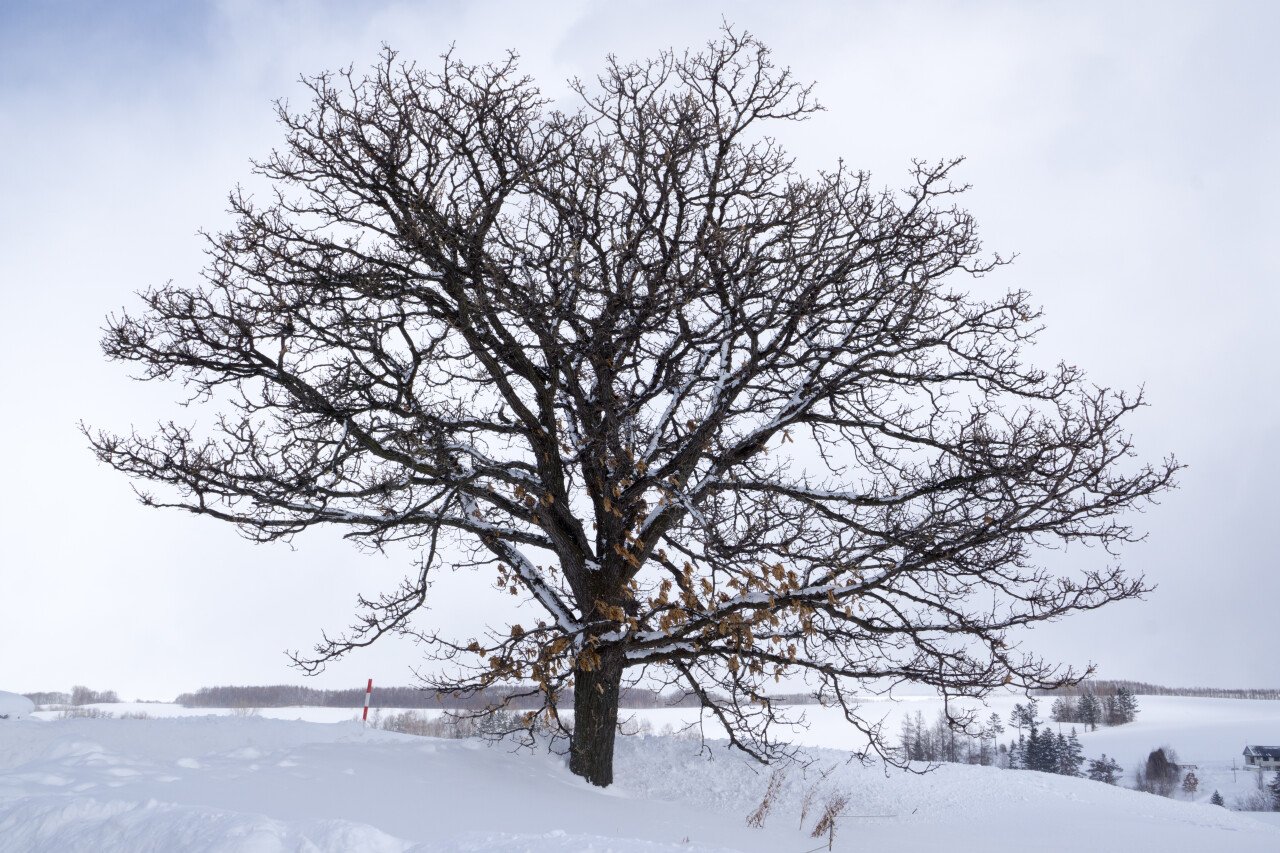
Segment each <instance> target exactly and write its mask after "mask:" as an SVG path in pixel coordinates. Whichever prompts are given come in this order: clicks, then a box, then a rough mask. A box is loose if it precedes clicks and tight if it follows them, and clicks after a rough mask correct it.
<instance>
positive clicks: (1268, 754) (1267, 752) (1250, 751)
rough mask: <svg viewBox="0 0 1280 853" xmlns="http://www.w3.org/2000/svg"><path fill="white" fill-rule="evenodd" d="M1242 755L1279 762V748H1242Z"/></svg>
mask: <svg viewBox="0 0 1280 853" xmlns="http://www.w3.org/2000/svg"><path fill="white" fill-rule="evenodd" d="M1244 754H1245V755H1251V756H1253V757H1255V758H1265V759H1267V760H1269V761H1280V746H1253V745H1249V746H1246V747H1245V748H1244Z"/></svg>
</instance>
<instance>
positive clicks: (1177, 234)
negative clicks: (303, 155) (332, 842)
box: [0, 0, 1280, 698]
mask: <svg viewBox="0 0 1280 853" xmlns="http://www.w3.org/2000/svg"><path fill="white" fill-rule="evenodd" d="M722 18H724V19H727V20H730V21H733V22H734V23H736V24H737V25H739V26H742V27H745V28H747V29H749V30H751V31H752V32H754V33H756V34H757V35H759V36H761V37H762V38H763V39H764V40H765V41H767V42H768V43H769V44H770V45H771V46H772V47H773V48H774V51H775V53H776V57H777V58H778V60H779V61H780V62H782V63H784V64H789V65H791V66H792V67H793V69H794V70H795V72H796V73H797V75H798V76H800V77H802V78H808V79H812V80H815V81H817V83H818V89H817V94H818V96H819V98H820V100H822V101H823V103H824V104H825V105H826V106H827V112H825V113H823V114H822V115H821V116H819V117H818V118H817V119H815V120H813V121H810V122H808V123H806V124H803V125H800V126H797V127H794V128H789V129H787V131H786V133H787V135H786V136H785V138H784V141H785V142H786V144H787V145H788V146H789V147H790V148H791V150H792V151H793V152H794V153H795V154H796V155H797V156H798V158H799V161H800V164H801V166H802V167H804V168H814V169H816V168H819V167H823V166H829V165H831V164H832V163H833V162H834V161H835V159H836V158H837V157H844V159H845V160H846V162H847V163H849V164H850V165H851V166H854V167H858V168H869V169H871V170H872V171H873V172H874V174H875V178H876V180H877V181H878V182H881V183H884V184H888V185H893V186H898V185H901V184H902V183H903V181H904V180H905V177H906V171H905V170H906V167H907V164H908V163H909V160H910V158H912V157H922V158H937V157H943V156H949V155H957V154H962V155H966V156H967V157H968V158H969V159H968V162H967V163H966V165H965V167H964V172H963V175H964V177H965V178H966V179H967V180H969V181H970V182H972V184H973V185H974V189H973V191H972V193H971V194H970V196H969V198H968V200H967V203H968V205H969V206H970V207H971V208H972V209H973V211H974V212H975V214H976V215H977V217H978V220H979V222H980V223H981V225H982V228H983V234H984V237H985V240H986V243H987V245H988V247H989V248H992V249H996V250H999V251H1001V252H1010V251H1016V252H1018V253H1019V259H1018V261H1017V263H1016V264H1014V265H1013V266H1012V267H1010V268H1006V269H1004V270H1002V271H1001V272H1000V273H999V274H998V275H996V276H994V277H992V278H991V279H989V280H987V281H985V282H983V284H982V286H990V287H999V288H1002V289H1004V288H1013V287H1024V288H1027V289H1028V290H1030V291H1031V292H1032V293H1033V294H1034V295H1035V297H1036V298H1037V300H1038V301H1039V302H1041V303H1042V304H1043V305H1044V307H1045V309H1046V314H1047V317H1046V322H1047V325H1048V328H1047V331H1046V332H1045V334H1044V336H1043V338H1042V341H1041V344H1040V347H1039V349H1038V352H1039V357H1040V358H1041V359H1042V360H1043V361H1045V362H1046V363H1047V362H1052V361H1054V360H1057V359H1059V358H1064V359H1066V360H1069V361H1072V362H1075V363H1078V364H1080V365H1081V366H1083V367H1084V368H1086V369H1087V371H1088V372H1089V373H1090V375H1091V377H1092V378H1093V379H1094V380H1095V381H1097V382H1099V383H1101V384H1108V385H1117V386H1122V387H1129V388H1134V387H1137V386H1139V385H1145V388H1146V391H1147V394H1148V397H1149V400H1150V402H1151V406H1150V408H1149V409H1147V410H1145V411H1144V412H1142V413H1141V414H1140V415H1139V416H1138V417H1136V418H1134V420H1133V424H1132V428H1133V430H1134V433H1135V440H1136V442H1137V444H1138V447H1139V449H1140V450H1141V451H1142V452H1143V453H1144V454H1145V455H1146V456H1148V457H1151V458H1159V457H1160V456H1162V455H1164V454H1165V453H1167V452H1170V451H1172V452H1175V453H1177V455H1178V456H1179V457H1180V458H1181V459H1182V461H1184V462H1186V463H1187V464H1188V466H1189V467H1188V469H1187V470H1186V471H1185V472H1184V473H1183V475H1182V476H1181V478H1180V480H1181V489H1180V490H1179V491H1178V492H1176V493H1174V494H1171V495H1170V496H1168V497H1167V499H1165V500H1164V502H1163V504H1162V505H1161V506H1159V507H1155V508H1153V509H1152V510H1151V511H1150V512H1149V513H1148V514H1147V516H1146V517H1145V518H1142V519H1140V520H1139V524H1140V525H1141V526H1145V527H1146V528H1147V529H1148V530H1149V531H1150V538H1149V540H1148V541H1147V542H1146V543H1145V544H1143V545H1140V546H1135V547H1133V548H1130V549H1128V551H1127V552H1125V554H1124V560H1123V561H1124V563H1125V564H1126V565H1128V566H1130V567H1132V568H1133V569H1135V570H1140V571H1145V573H1146V574H1147V576H1148V579H1149V580H1150V581H1152V582H1154V583H1155V584H1157V585H1158V587H1159V588H1158V589H1157V591H1156V592H1155V593H1153V594H1152V595H1151V596H1150V597H1149V600H1148V601H1146V602H1144V603H1126V604H1123V605H1118V606H1115V607H1113V608H1110V609H1108V610H1103V611H1100V612H1098V613H1093V614H1087V615H1083V616H1080V617H1077V618H1075V619H1072V620H1068V621H1066V622H1063V623H1061V624H1060V625H1056V626H1052V627H1049V628H1042V629H1039V630H1037V631H1035V632H1032V633H1030V634H1028V635H1027V636H1026V638H1025V641H1026V644H1027V646H1028V647H1030V648H1034V649H1037V650H1040V651H1042V652H1044V653H1046V654H1047V655H1049V656H1051V657H1055V658H1059V659H1062V660H1067V661H1071V662H1075V663H1086V662H1089V661H1093V662H1096V663H1099V664H1100V665H1101V667H1102V670H1101V674H1102V675H1103V676H1110V677H1127V678H1137V679H1142V680H1149V681H1157V682H1166V683H1172V684H1183V685H1191V684H1208V685H1217V686H1280V660H1278V659H1277V658H1276V656H1275V654H1274V645H1275V644H1274V641H1273V640H1272V639H1271V637H1272V634H1273V633H1274V625H1275V615H1274V612H1273V611H1274V606H1273V602H1275V601H1278V600H1280V559H1278V558H1277V556H1276V547H1275V544H1274V538H1275V537H1274V532H1273V531H1274V530H1276V529H1277V527H1278V525H1277V524H1276V522H1275V520H1274V516H1275V515H1276V509H1277V500H1276V498H1275V496H1274V495H1275V492H1276V484H1277V482H1280V461H1277V446H1278V445H1280V395H1277V393H1276V387H1277V376H1278V374H1280V364H1278V363H1277V357H1276V343H1275V333H1274V331H1273V329H1274V327H1275V325H1276V322H1277V317H1280V288H1278V287H1277V279H1278V277H1280V276H1278V274H1280V262H1278V261H1277V252H1276V246H1275V240H1276V235H1277V234H1280V214H1278V213H1277V210H1276V201H1275V200H1276V198H1277V197H1280V166H1277V162H1276V156H1275V154H1276V151H1278V150H1280V103H1278V97H1277V94H1276V81H1277V80H1280V58H1278V57H1277V54H1276V51H1275V50H1274V44H1273V40H1274V34H1275V33H1276V32H1277V31H1280V4H1275V3H1270V2H1258V3H1252V4H1249V3H1231V2H1225V3H1199V4H1187V3H1171V2H1158V3H1125V4H1115V3H1087V2H1086V3H1081V2H1062V3H1036V4H1028V3H1012V2H1008V3H999V2H988V3H980V2H972V3H898V2H844V3H835V2H831V3H805V4H781V3H776V2H761V3H722V4H711V3H689V2H675V3H667V2H650V3H617V2H598V3H588V2H577V3H521V2H510V3H486V2H475V3H463V2H453V3H436V2H402V3H349V2H278V3H264V2H218V3H214V2H210V3H200V2H189V3H171V2H160V1H159V0H157V2H149V3H144V2H113V3H106V2H58V0H51V2H37V0H32V2H25V3H24V2H21V0H7V2H3V3H0V188H2V190H0V198H2V199H3V203H2V204H0V294H2V296H3V302H2V303H0V304H2V305H3V309H4V310H3V313H2V314H0V317H2V318H3V319H2V321H0V322H3V334H0V348H2V349H0V356H2V357H0V383H2V384H0V391H2V393H3V397H2V398H0V399H3V401H4V412H5V417H3V418H0V438H2V439H3V446H4V448H5V454H4V458H5V482H6V486H7V488H5V489H3V490H0V688H3V689H8V690H19V691H29V690H40V689H65V688H67V687H69V686H70V685H71V684H73V683H85V684H89V685H90V686H95V687H98V688H114V689H116V690H118V691H120V692H121V693H122V694H123V695H125V696H127V697H133V696H135V695H136V696H144V697H151V698H163V697H168V696H172V695H173V694H174V693H176V692H178V691H181V690H188V689H191V688H194V687H197V686H200V685H202V684H213V683H274V682H287V681H298V680H300V676H299V675H298V674H297V673H296V672H295V671H293V670H291V669H289V668H288V667H287V666H286V661H285V658H284V656H283V654H282V651H283V650H284V649H286V648H298V647H306V646H308V645H309V644H310V643H311V642H312V641H313V640H314V639H315V638H316V637H317V636H318V633H319V631H320V630H321V629H322V628H329V629H331V630H332V629H337V628H341V627H342V626H343V625H345V624H346V623H347V620H348V619H349V617H350V614H351V604H352V601H353V599H354V597H355V595H356V594H357V593H358V592H361V591H363V592H366V593H368V592H373V591H376V590H377V589H379V588H381V587H384V586H387V585H389V584H391V583H394V581H395V579H396V578H398V577H399V575H400V574H401V573H402V572H404V571H405V570H407V569H408V558H407V555H404V554H391V555H387V556H366V555H362V554H360V553H358V552H356V551H354V550H352V549H351V548H349V547H348V546H347V545H345V544H344V543H342V542H341V541H340V540H338V539H337V538H336V537H334V536H332V535H328V534H323V533H321V534H317V535H308V536H304V537H301V538H300V539H298V540H297V541H296V542H295V547H294V549H292V550H291V549H290V548H288V547H286V546H254V545H250V544H248V543H246V542H244V541H243V540H241V539H239V538H238V537H237V535H236V533H235V532H234V531H233V530H232V529H231V528H228V527H226V526H225V525H222V524H219V523H217V522H214V521H211V520H205V519H197V518H194V517H190V516H184V515H178V514H163V513H158V512H155V511H148V510H144V509H143V508H141V507H139V506H138V505H137V504H136V503H134V502H133V500H132V496H131V493H130V489H129V484H128V482H126V481H125V479H124V478H123V477H121V476H120V475H117V474H115V473H114V472H111V471H108V470H106V469H103V468H101V467H99V466H98V465H97V463H96V462H95V461H94V459H93V457H92V455H91V454H90V453H89V451H88V450H87V449H86V448H85V446H84V442H83V440H82V438H81V437H80V435H79V434H78V432H77V430H76V424H77V422H78V421H79V420H81V419H84V420H86V421H88V422H90V423H92V424H94V425H99V426H106V427H113V428H118V429H123V428H127V427H129V426H130V425H133V424H136V425H138V426H140V427H141V426H146V425H148V424H150V423H152V422H153V421H155V420H156V419H157V418H158V417H161V416H163V415H165V414H167V413H168V411H169V409H168V401H171V400H173V399H174V398H176V396H177V395H178V390H177V389H176V388H173V387H164V386H151V385H141V384H139V383H135V382H131V381H129V380H128V379H127V378H126V373H125V371H124V370H123V369H121V368H120V367H119V366H114V365H108V364H106V363H104V362H103V360H102V358H101V357H100V355H99V352H98V347H97V342H98V337H99V329H100V327H101V325H102V322H103V317H104V315H105V314H107V313H108V312H110V311H112V310H117V309H119V308H120V307H121V306H128V305H131V304H133V300H132V296H131V294H132V293H133V291H135V290H137V289H140V288H142V287H145V286H147V285H149V284H155V283H159V282H163V281H166V280H170V279H172V280H175V281H179V282H181V281H193V280H194V278H195V276H196V273H197V272H198V270H199V269H200V267H201V264H202V255H201V250H200V243H199V241H198V239H197V238H196V236H195V232H196V229H197V228H200V227H207V228H210V229H217V228H218V227H219V226H221V225H223V224H224V223H226V221H227V220H226V218H225V214H224V207H225V204H224V197H225V193H226V191H227V190H229V189H230V188H232V187H233V186H234V185H235V184H236V183H237V182H239V181H244V180H246V179H247V178H248V159H249V158H250V157H251V156H261V155H262V154H264V153H266V152H267V151H269V150H270V148H271V147H272V146H273V145H274V144H275V143H276V142H277V141H278V139H279V138H280V133H279V131H278V128H276V126H275V125H274V123H273V119H272V114H271V107H270V102H271V100H272V99H273V98H276V97H281V96H283V97H288V96H290V95H294V96H297V94H298V88H297V85H296V78H297V76H298V75H299V74H300V73H304V72H307V73H310V72H316V71H321V70H324V69H329V68H335V67H338V66H343V65H346V64H349V63H355V64H356V65H357V66H360V65H367V64H368V63H369V62H371V61H372V59H373V58H374V56H375V54H376V52H377V49H378V46H379V44H380V43H382V42H387V43H389V44H391V45H392V46H393V47H395V48H396V49H398V50H399V51H401V53H402V55H404V56H405V57H407V58H415V59H421V60H432V59H433V58H434V57H436V56H437V55H438V54H439V53H441V52H442V51H443V50H445V49H446V48H447V47H448V46H449V45H450V44H451V43H454V44H456V49H457V52H458V54H459V55H460V56H461V57H462V58H464V59H467V60H474V61H480V60H485V59H490V58H496V57H498V56H499V55H500V54H501V53H502V52H503V51H504V50H506V49H508V48H513V49H515V50H517V51H518V52H519V53H520V54H521V55H522V57H523V66H524V69H525V70H526V71H528V72H529V73H531V74H533V75H534V76H535V77H536V78H538V79H539V81H540V82H541V83H542V84H543V87H544V89H545V90H546V91H547V92H549V93H551V94H555V95H559V94H563V93H564V92H565V87H564V80H565V79H566V78H569V77H573V76H581V77H584V78H590V77H591V76H592V75H593V74H594V73H595V71H596V70H597V69H598V68H599V67H600V66H601V62H602V60H603V58H604V56H605V54H607V53H609V52H611V51H612V52H615V53H617V54H619V55H620V56H622V57H624V58H631V57H636V58H638V57H641V56H645V55H649V54H652V53H653V52H655V51H656V50H658V49H660V48H663V47H669V46H675V47H684V46H696V45H698V44H700V43H701V42H703V41H705V40H706V39H708V38H710V37H712V36H714V34H715V31H716V29H717V27H718V26H719V25H720V22H721V20H722ZM1062 559H1065V560H1066V561H1067V562H1068V563H1071V564H1074V565H1077V566H1086V565H1089V564H1092V563H1094V562H1095V561H1099V560H1102V559H1104V557H1103V555H1100V554H1097V553H1094V552H1091V551H1087V550H1081V551H1079V552H1074V551H1073V552H1071V553H1069V554H1067V555H1066V556H1065V558H1062ZM434 593H435V594H436V596H437V601H438V605H437V606H436V608H435V609H434V610H433V611H432V613H431V617H432V618H437V619H439V620H441V621H443V622H445V623H447V624H458V625H463V624H467V622H466V620H468V619H471V618H473V617H474V614H476V613H477V612H480V611H482V610H483V608H485V607H487V606H488V603H489V602H490V601H494V600H500V599H495V598H494V597H493V596H494V595H495V594H494V593H493V592H492V590H491V589H490V588H489V587H488V586H487V582H486V581H484V580H480V579H475V578H469V577H466V576H456V577H446V578H444V579H442V580H441V581H440V583H439V584H438V586H437V587H436V588H435V589H434ZM413 661H414V650H413V649H412V648H411V647H408V646H406V645H399V646H396V645H387V646H385V647H383V648H380V649H375V650H372V651H370V652H368V653H367V654H365V655H364V656H363V657H359V658H356V659H355V660H353V661H352V662H351V663H349V664H345V665H343V666H340V667H337V668H335V669H334V670H333V671H331V673H329V674H328V675H326V676H324V677H323V679H322V680H321V681H320V682H319V683H320V684H321V685H322V686H337V685H345V684H359V683H361V682H362V680H363V679H364V678H365V677H366V676H368V675H373V676H375V677H376V678H377V679H378V680H379V681H380V682H381V683H405V682H408V681H409V680H410V677H411V675H410V672H409V667H410V666H411V665H412V663H413Z"/></svg>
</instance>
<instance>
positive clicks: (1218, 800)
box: [1209, 791, 1226, 806]
mask: <svg viewBox="0 0 1280 853" xmlns="http://www.w3.org/2000/svg"><path fill="white" fill-rule="evenodd" d="M1209 802H1210V803H1212V804H1213V805H1215V806H1223V805H1226V804H1225V803H1223V802H1222V795H1221V794H1219V793H1218V792H1217V791H1214V792H1213V796H1212V797H1210V798H1209Z"/></svg>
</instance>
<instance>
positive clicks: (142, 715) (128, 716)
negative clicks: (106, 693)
mask: <svg viewBox="0 0 1280 853" xmlns="http://www.w3.org/2000/svg"><path fill="white" fill-rule="evenodd" d="M120 719H122V720H154V719H155V717H153V716H151V715H150V714H148V713H147V712H146V711H125V712H124V713H122V714H121V715H120Z"/></svg>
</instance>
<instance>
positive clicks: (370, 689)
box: [360, 678, 373, 726]
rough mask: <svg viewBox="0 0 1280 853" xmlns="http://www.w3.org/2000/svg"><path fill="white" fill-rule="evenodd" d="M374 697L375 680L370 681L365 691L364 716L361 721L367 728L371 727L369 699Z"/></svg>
mask: <svg viewBox="0 0 1280 853" xmlns="http://www.w3.org/2000/svg"><path fill="white" fill-rule="evenodd" d="M372 695H373V679H372V678H370V679H369V686H367V687H365V689H364V715H363V716H361V717H360V721H361V722H362V723H364V724H365V725H366V726H367V725H369V697H370V696H372Z"/></svg>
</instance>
